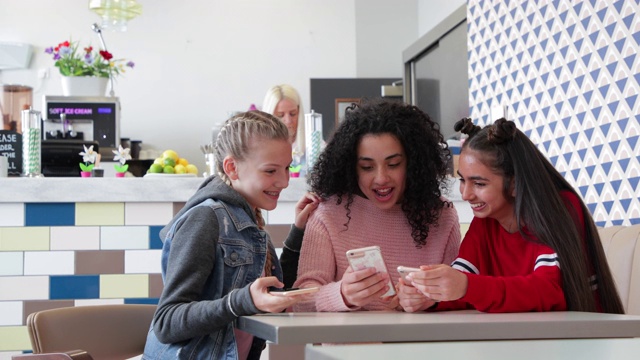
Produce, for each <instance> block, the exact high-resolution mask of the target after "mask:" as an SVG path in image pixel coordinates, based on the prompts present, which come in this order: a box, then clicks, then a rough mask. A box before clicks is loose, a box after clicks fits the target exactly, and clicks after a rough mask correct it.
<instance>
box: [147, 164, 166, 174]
mask: <svg viewBox="0 0 640 360" xmlns="http://www.w3.org/2000/svg"><path fill="white" fill-rule="evenodd" d="M163 170H164V166H162V165H160V164H155V163H154V164H151V166H150V167H149V172H150V173H152V174H159V173H161V172H162V171H163Z"/></svg>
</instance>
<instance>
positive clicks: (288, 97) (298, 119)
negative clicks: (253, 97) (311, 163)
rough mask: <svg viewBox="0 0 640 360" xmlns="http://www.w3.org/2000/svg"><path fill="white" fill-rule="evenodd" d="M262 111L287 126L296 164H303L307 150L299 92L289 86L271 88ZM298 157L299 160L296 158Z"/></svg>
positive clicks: (265, 97) (263, 103)
mask: <svg viewBox="0 0 640 360" xmlns="http://www.w3.org/2000/svg"><path fill="white" fill-rule="evenodd" d="M262 111H264V112H266V113H269V114H271V115H274V116H275V117H277V118H278V119H280V120H281V121H282V122H283V123H284V124H285V125H287V129H289V140H290V141H291V144H292V147H293V156H294V162H296V161H298V162H302V156H303V155H304V150H305V149H304V147H305V144H304V115H303V114H304V110H303V108H302V101H301V100H300V95H299V94H298V91H296V89H295V88H294V87H293V86H291V85H287V84H282V85H276V86H273V87H271V88H270V89H269V90H267V94H266V95H265V96H264V101H263V102H262ZM296 156H297V157H298V159H296V158H295V157H296Z"/></svg>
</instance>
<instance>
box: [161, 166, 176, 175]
mask: <svg viewBox="0 0 640 360" xmlns="http://www.w3.org/2000/svg"><path fill="white" fill-rule="evenodd" d="M162 172H163V173H165V174H174V173H175V172H176V171H175V169H174V168H173V166H171V165H165V166H164V168H163V169H162Z"/></svg>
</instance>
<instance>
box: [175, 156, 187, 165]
mask: <svg viewBox="0 0 640 360" xmlns="http://www.w3.org/2000/svg"><path fill="white" fill-rule="evenodd" d="M177 163H178V164H180V165H184V166H187V165H189V161H187V159H185V158H180V159H178V162H177Z"/></svg>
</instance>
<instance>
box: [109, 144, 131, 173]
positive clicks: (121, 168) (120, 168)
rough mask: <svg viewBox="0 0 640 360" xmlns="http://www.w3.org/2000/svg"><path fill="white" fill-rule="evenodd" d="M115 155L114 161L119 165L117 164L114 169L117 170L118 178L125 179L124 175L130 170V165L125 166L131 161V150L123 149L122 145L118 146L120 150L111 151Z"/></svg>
mask: <svg viewBox="0 0 640 360" xmlns="http://www.w3.org/2000/svg"><path fill="white" fill-rule="evenodd" d="M111 151H113V154H114V155H115V156H114V157H113V161H117V162H119V164H115V165H114V166H113V167H114V168H115V169H116V177H124V174H125V173H126V172H127V170H128V169H129V164H125V163H126V162H127V160H131V155H130V154H129V152H130V151H131V149H130V148H126V149H124V148H122V145H119V146H118V150H111Z"/></svg>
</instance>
